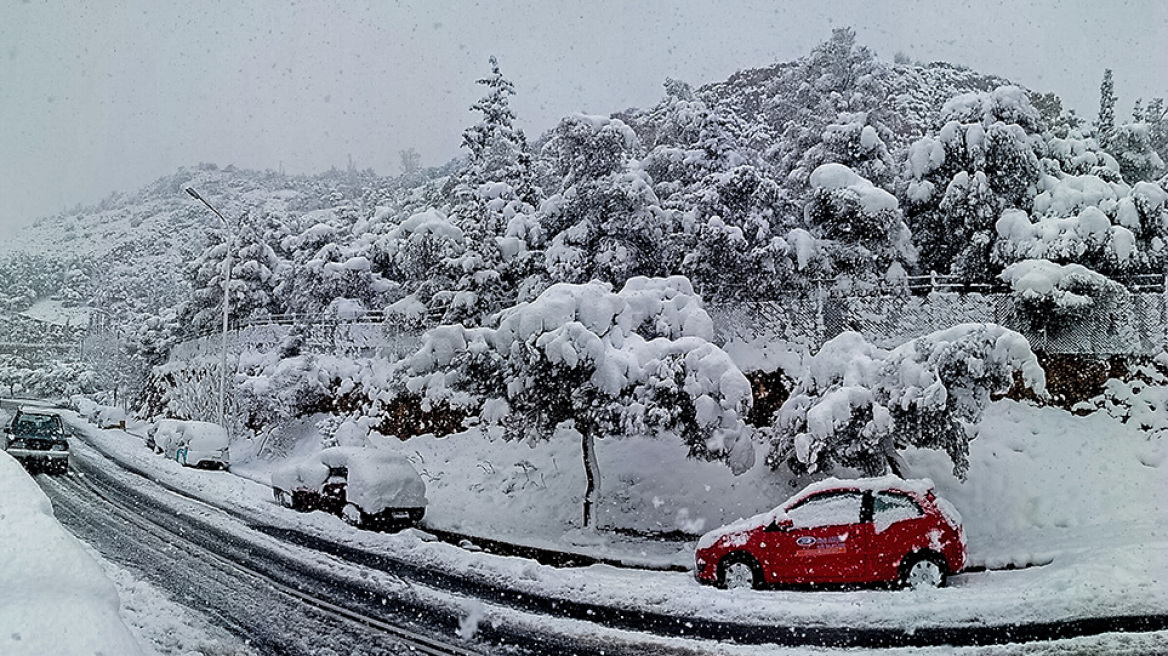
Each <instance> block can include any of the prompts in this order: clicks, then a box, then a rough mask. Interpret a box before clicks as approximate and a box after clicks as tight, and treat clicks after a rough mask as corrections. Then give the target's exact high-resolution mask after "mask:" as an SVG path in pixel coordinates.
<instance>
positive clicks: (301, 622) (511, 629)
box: [38, 449, 1168, 655]
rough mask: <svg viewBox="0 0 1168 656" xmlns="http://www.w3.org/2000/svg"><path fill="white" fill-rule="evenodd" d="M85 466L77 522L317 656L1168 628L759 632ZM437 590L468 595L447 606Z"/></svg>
mask: <svg viewBox="0 0 1168 656" xmlns="http://www.w3.org/2000/svg"><path fill="white" fill-rule="evenodd" d="M74 465H75V467H74V470H73V471H72V472H71V473H70V474H69V475H67V476H64V477H47V476H44V475H42V476H39V477H38V480H39V481H40V482H41V485H42V487H43V488H44V489H45V491H46V492H47V493H48V494H49V496H50V498H51V499H52V501H53V504H54V506H55V507H56V509H57V515H58V517H59V518H60V519H61V520H62V523H64V524H65V526H66V527H67V528H69V529H70V530H72V531H74V532H75V533H76V534H77V535H78V536H79V537H81V538H82V539H83V540H85V541H87V542H89V543H90V544H91V545H93V546H94V547H95V548H96V549H97V550H98V551H99V552H100V553H102V554H103V556H105V557H106V558H108V559H110V560H112V561H114V562H117V563H119V564H120V565H122V566H123V567H125V568H126V569H129V570H130V571H131V572H133V573H135V574H136V575H137V576H139V577H140V578H143V579H147V580H149V581H151V582H152V583H154V584H155V585H157V586H158V587H161V588H163V589H164V590H166V591H168V592H169V593H170V594H171V596H172V597H173V598H174V599H175V600H176V601H179V602H180V603H183V604H185V605H188V606H191V607H194V608H197V609H199V610H201V611H202V612H204V613H205V614H207V615H208V616H210V617H211V618H212V619H213V620H215V621H217V622H218V623H220V624H221V625H222V626H223V627H224V628H226V629H227V630H229V631H230V632H232V633H233V634H235V635H238V636H240V637H242V638H244V639H246V640H248V641H249V642H250V644H252V645H255V646H256V647H257V649H259V650H260V651H261V652H263V653H272V654H314V653H319V651H320V650H321V649H322V648H326V647H327V648H328V649H332V650H334V651H336V652H337V653H355V654H382V653H387V654H388V653H406V652H408V653H434V654H451V653H492V654H494V653H500V654H518V655H524V654H543V653H547V654H581V655H584V654H600V653H605V654H622V653H646V651H645V648H646V647H647V646H648V644H645V643H640V644H638V643H637V642H636V637H635V633H650V634H657V635H660V636H668V637H673V638H678V637H685V638H699V639H705V640H712V641H728V642H733V643H737V644H775V645H784V646H819V647H845V648H856V647H866V648H884V647H923V646H932V645H967V646H972V645H990V644H1005V643H1022V642H1030V641H1045V640H1058V639H1065V638H1072V637H1076V636H1090V635H1097V634H1100V633H1111V632H1137V633H1139V632H1149V631H1164V630H1166V629H1168V616H1166V615H1151V616H1135V617H1110V618H1099V619H1088V620H1072V621H1065V622H1048V623H1036V624H1018V625H1011V626H964V627H951V628H946V627H936V628H917V629H916V630H903V629H893V628H888V629H858V628H850V627H787V626H776V625H750V624H739V623H735V622H724V621H717V620H708V619H698V618H680V617H673V616H670V615H663V614H658V613H653V612H629V611H628V610H622V609H619V608H613V607H604V606H598V605H594V604H588V603H581V602H576V601H572V600H569V599H562V598H544V597H541V596H539V595H519V594H516V593H515V592H513V591H510V590H507V589H506V588H504V587H502V586H500V585H498V584H497V583H491V582H489V581H483V580H482V579H477V578H475V577H472V576H464V575H461V574H458V573H455V572H440V571H433V570H428V569H426V568H423V567H419V566H417V565H413V564H411V563H408V562H403V561H401V560H397V559H394V558H392V557H389V556H386V555H384V554H372V553H369V552H365V551H362V550H360V549H357V548H354V547H352V546H348V545H343V544H340V543H338V542H334V541H331V540H329V539H327V538H323V537H319V536H315V535H312V534H310V533H307V532H301V531H297V530H294V529H287V528H277V527H275V526H270V525H265V524H264V523H262V522H258V523H257V522H256V521H254V520H252V521H248V518H246V517H242V516H234V517H233V516H231V515H230V514H227V513H225V512H223V509H219V508H215V507H212V506H208V505H205V504H203V503H200V502H197V501H195V500H193V499H190V498H187V497H182V496H180V495H178V494H175V490H168V489H166V488H163V487H162V486H160V485H158V484H156V483H154V482H152V481H150V480H147V478H145V477H143V476H140V475H138V474H135V473H133V472H130V471H126V470H124V469H122V468H121V467H120V466H119V465H118V464H117V463H116V462H114V461H113V460H110V459H107V458H104V457H102V456H101V455H100V454H98V453H96V452H94V451H92V450H90V449H75V458H74ZM225 508H226V506H225ZM212 519H214V521H211V520H212ZM227 524H230V525H231V526H230V530H228V529H226V528H225V525H227ZM436 595H437V596H441V595H446V596H447V597H449V598H450V599H454V600H462V601H461V602H458V601H452V602H448V603H445V604H443V603H437V604H436V603H434V601H433V598H434V597H435V596H436ZM468 600H473V602H472V603H481V604H487V605H493V606H494V607H497V608H501V609H506V611H507V612H510V613H511V614H521V615H522V614H526V615H528V616H530V617H534V618H536V619H534V620H532V621H529V622H527V623H526V624H524V623H523V622H520V623H518V624H517V625H516V626H511V625H509V624H508V623H506V622H493V623H483V624H482V625H480V627H479V633H478V635H477V636H476V640H475V642H465V641H459V640H457V639H454V638H453V637H452V636H454V635H455V634H456V632H457V627H458V624H459V620H460V619H461V616H462V614H463V613H464V612H465V611H464V609H465V607H466V605H465V603H466V602H467V601H468ZM539 616H546V617H549V618H556V619H559V620H562V619H572V620H585V621H587V622H588V623H594V624H595V625H596V631H595V633H596V634H597V637H589V638H587V639H586V640H584V639H582V638H581V637H580V634H579V633H577V634H576V636H575V637H574V638H572V637H561V636H557V635H555V631H554V630H549V626H548V623H546V622H545V623H541V622H540V620H539V619H538V618H539ZM532 627H535V628H532ZM602 627H607V628H608V629H617V630H619V631H622V632H633V633H634V635H630V634H629V633H625V634H624V637H623V638H622V639H621V640H615V641H614V640H611V639H606V638H605V637H603V633H604V631H603V630H602ZM403 631H404V633H403ZM584 631H585V632H587V631H588V630H587V628H584ZM426 636H440V637H441V638H440V639H438V640H431V639H429V638H427V637H426ZM645 640H646V642H647V643H652V647H653V649H652V653H662V654H664V653H672V654H688V653H694V651H696V649H695V650H690V649H685V648H681V647H678V646H677V644H676V643H674V644H672V645H669V646H668V647H665V645H663V644H662V643H660V642H655V641H653V640H652V639H651V638H649V637H648V636H646V637H645ZM698 644H700V643H698ZM324 653H327V651H326V652H324Z"/></svg>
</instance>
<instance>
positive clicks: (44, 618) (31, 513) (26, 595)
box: [0, 453, 142, 656]
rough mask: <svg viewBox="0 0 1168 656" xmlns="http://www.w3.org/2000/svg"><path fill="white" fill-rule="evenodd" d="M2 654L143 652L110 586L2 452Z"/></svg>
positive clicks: (41, 655) (29, 480)
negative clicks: (122, 614) (121, 613)
mask: <svg viewBox="0 0 1168 656" xmlns="http://www.w3.org/2000/svg"><path fill="white" fill-rule="evenodd" d="M0 653H2V654H5V655H6V656H20V655H23V654H28V655H29V656H44V655H45V654H62V655H72V654H119V655H122V654H124V655H125V656H133V655H134V654H141V653H142V651H141V649H140V648H139V646H138V644H137V642H136V641H135V640H134V636H133V635H131V633H130V631H129V629H128V628H127V627H126V623H125V621H124V620H123V618H122V617H121V615H120V614H119V599H118V592H117V590H116V589H115V588H114V585H113V583H111V582H110V580H109V578H107V577H106V575H105V573H104V572H103V571H102V569H101V567H100V566H99V565H98V564H97V562H95V561H94V559H93V558H92V557H90V556H89V555H88V554H87V553H86V552H85V549H84V545H83V544H82V543H81V542H80V541H79V540H77V539H76V538H74V537H73V536H72V535H70V534H69V533H68V532H67V531H65V529H64V528H62V527H61V525H60V524H59V523H58V522H57V520H56V519H55V518H54V517H53V508H52V506H51V505H50V504H49V499H48V497H46V496H45V494H44V493H43V492H41V489H40V488H39V487H37V484H36V482H34V481H33V479H32V478H31V477H30V476H29V475H28V473H27V472H25V470H24V467H22V466H21V465H20V463H18V462H17V461H16V460H14V459H12V457H11V456H9V455H8V454H6V453H0Z"/></svg>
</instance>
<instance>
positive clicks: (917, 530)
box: [695, 476, 965, 588]
mask: <svg viewBox="0 0 1168 656" xmlns="http://www.w3.org/2000/svg"><path fill="white" fill-rule="evenodd" d="M964 565H965V532H964V530H963V529H962V527H961V516H960V515H959V514H958V513H957V510H956V509H955V508H954V507H953V506H952V504H950V503H949V502H948V501H945V500H944V499H941V498H939V497H937V496H936V495H934V494H933V483H932V481H929V480H915V481H906V480H903V479H900V478H896V477H894V476H884V477H881V478H868V479H859V480H839V479H834V478H833V479H828V480H826V481H822V482H820V483H815V484H814V485H811V486H809V487H807V488H806V489H804V490H803V491H802V492H800V493H798V494H796V495H795V496H793V497H791V498H790V499H789V500H788V501H787V502H786V503H784V504H783V505H781V506H779V507H778V508H775V509H774V510H772V511H770V512H767V513H763V514H761V515H756V516H754V517H751V518H749V519H742V520H739V521H737V522H734V523H733V524H730V525H729V526H724V527H722V528H720V529H716V530H714V531H711V532H709V533H707V534H706V535H704V536H702V539H701V540H700V541H699V542H698V549H697V569H696V571H695V575H696V576H697V579H698V581H700V582H702V583H711V584H714V585H718V586H720V587H745V586H750V587H754V588H759V587H763V586H767V585H808V584H810V585H818V584H857V583H880V582H887V583H898V584H901V585H904V586H908V587H912V588H917V587H923V586H941V585H943V584H944V582H945V577H946V576H948V575H949V574H954V573H956V572H959V571H961V568H962V567H963V566H964Z"/></svg>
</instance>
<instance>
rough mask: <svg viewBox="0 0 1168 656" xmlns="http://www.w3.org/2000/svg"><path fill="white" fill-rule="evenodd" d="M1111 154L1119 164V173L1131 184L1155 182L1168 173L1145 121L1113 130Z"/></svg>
mask: <svg viewBox="0 0 1168 656" xmlns="http://www.w3.org/2000/svg"><path fill="white" fill-rule="evenodd" d="M1107 152H1109V153H1111V155H1112V156H1114V157H1115V160H1116V161H1117V162H1119V172H1120V174H1121V175H1123V179H1124V182H1127V183H1128V184H1135V183H1137V182H1147V181H1149V180H1154V179H1156V178H1157V177H1159V176H1160V175H1161V174H1162V173H1163V172H1164V160H1163V159H1161V158H1160V154H1159V153H1157V152H1156V149H1155V147H1154V146H1153V144H1152V126H1151V125H1149V124H1147V123H1144V122H1142V121H1141V122H1138V123H1124V124H1123V125H1120V126H1117V127H1115V128H1114V129H1112V130H1111V132H1110V134H1109V135H1108V137H1107Z"/></svg>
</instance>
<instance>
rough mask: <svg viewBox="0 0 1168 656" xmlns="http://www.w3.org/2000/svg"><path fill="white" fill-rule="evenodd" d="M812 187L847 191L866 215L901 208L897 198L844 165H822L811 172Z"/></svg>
mask: <svg viewBox="0 0 1168 656" xmlns="http://www.w3.org/2000/svg"><path fill="white" fill-rule="evenodd" d="M810 181H811V186H812V187H815V188H817V189H824V190H829V191H831V190H837V189H842V190H846V191H847V192H848V193H849V194H851V195H853V196H854V197H855V198H856V200H857V201H858V202H859V203H860V207H861V208H862V209H863V211H864V213H865V214H876V213H878V212H883V211H893V210H896V208H897V207H899V205H900V204H899V203H898V202H897V200H896V196H893V195H892V194H890V193H888V192H887V191H884V190H883V189H881V188H879V187H877V186H875V185H873V184H872V183H871V182H869V181H868V180H865V179H864V178H862V177H860V176H859V175H858V174H856V172H855V171H853V170H851V169H850V168H848V167H846V166H844V165H843V164H835V163H831V164H821V165H820V166H819V167H817V168H816V169H815V170H814V171H812V172H811V179H810Z"/></svg>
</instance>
